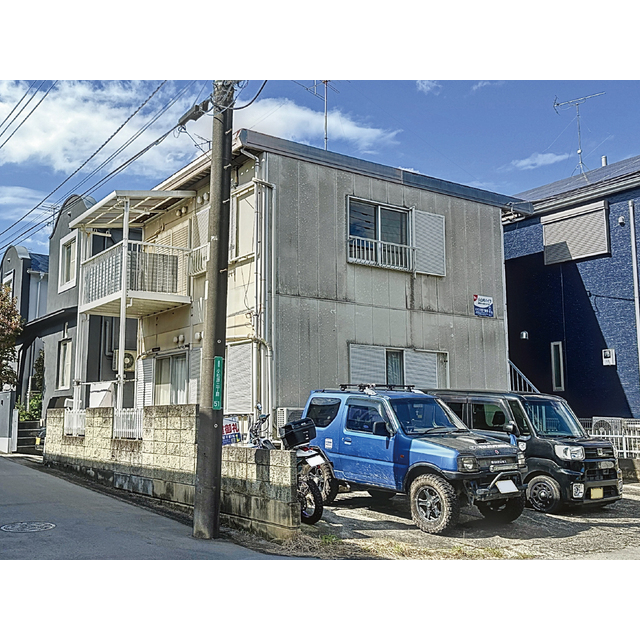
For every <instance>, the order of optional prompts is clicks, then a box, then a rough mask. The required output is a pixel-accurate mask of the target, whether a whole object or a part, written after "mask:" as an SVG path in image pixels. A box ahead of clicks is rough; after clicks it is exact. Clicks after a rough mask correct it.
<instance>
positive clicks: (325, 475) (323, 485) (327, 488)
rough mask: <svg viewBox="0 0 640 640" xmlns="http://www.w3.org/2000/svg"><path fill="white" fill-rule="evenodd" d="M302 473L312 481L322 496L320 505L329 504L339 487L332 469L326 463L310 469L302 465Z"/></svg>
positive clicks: (334, 497)
mask: <svg viewBox="0 0 640 640" xmlns="http://www.w3.org/2000/svg"><path fill="white" fill-rule="evenodd" d="M303 473H304V474H305V475H307V476H308V477H309V478H311V480H313V481H314V482H315V483H316V484H317V485H318V489H320V493H321V494H322V504H331V503H332V502H333V501H334V500H335V499H336V496H337V495H338V489H339V488H340V485H339V484H338V481H337V480H336V477H335V476H334V475H333V469H332V468H331V465H330V464H329V463H328V462H325V463H324V464H321V465H317V466H315V467H310V466H309V465H306V464H305V465H304V469H303Z"/></svg>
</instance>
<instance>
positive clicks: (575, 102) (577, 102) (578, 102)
mask: <svg viewBox="0 0 640 640" xmlns="http://www.w3.org/2000/svg"><path fill="white" fill-rule="evenodd" d="M604 93H605V92H604V91H601V92H600V93H594V94H593V95H590V96H584V98H576V99H575V100H567V101H566V102H558V96H556V97H555V98H554V100H553V108H554V109H555V111H556V113H558V107H564V106H565V105H569V106H571V105H575V107H576V120H577V121H578V166H577V167H576V169H578V168H579V169H580V173H582V175H585V171H584V170H585V168H586V169H587V171H588V170H589V167H587V165H585V164H584V162H582V137H581V134H580V105H581V104H583V103H584V102H586V101H587V100H588V99H589V98H596V97H598V96H603V95H604ZM574 171H575V169H574Z"/></svg>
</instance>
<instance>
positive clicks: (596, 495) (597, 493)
mask: <svg viewBox="0 0 640 640" xmlns="http://www.w3.org/2000/svg"><path fill="white" fill-rule="evenodd" d="M601 498H604V489H603V488H602V487H591V499H592V500H600V499H601Z"/></svg>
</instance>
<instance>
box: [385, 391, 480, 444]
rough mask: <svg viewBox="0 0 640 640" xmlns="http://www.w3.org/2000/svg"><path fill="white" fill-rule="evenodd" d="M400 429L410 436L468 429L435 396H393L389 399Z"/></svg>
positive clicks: (416, 436) (415, 436)
mask: <svg viewBox="0 0 640 640" xmlns="http://www.w3.org/2000/svg"><path fill="white" fill-rule="evenodd" d="M389 402H390V403H391V407H392V409H393V411H394V413H395V414H396V417H397V418H398V422H399V423H400V426H401V427H402V430H403V431H404V432H405V433H406V434H407V435H408V436H410V437H412V438H418V437H420V436H423V435H425V434H427V433H430V432H431V433H433V432H435V431H436V430H437V431H456V430H458V429H462V430H464V431H468V429H467V426H466V425H465V424H464V423H463V422H462V421H461V420H460V418H458V416H456V414H455V413H453V411H451V409H449V407H447V405H446V404H444V403H443V402H442V401H441V400H436V399H435V398H394V399H392V400H390V401H389Z"/></svg>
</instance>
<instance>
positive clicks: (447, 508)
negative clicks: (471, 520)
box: [409, 474, 460, 534]
mask: <svg viewBox="0 0 640 640" xmlns="http://www.w3.org/2000/svg"><path fill="white" fill-rule="evenodd" d="M409 500H410V503H411V517H412V519H413V522H414V523H415V525H416V526H417V527H418V529H420V530H422V531H424V532H425V533H435V534H438V533H444V532H445V531H448V530H449V529H451V528H452V527H455V526H456V524H458V519H459V517H460V503H459V502H458V497H457V496H456V492H455V490H454V488H453V487H452V486H451V485H450V484H449V483H448V482H447V481H446V480H445V479H444V478H441V477H440V476H436V475H432V474H427V475H423V476H418V477H417V478H416V479H415V480H414V481H413V482H412V483H411V487H410V488H409Z"/></svg>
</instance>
